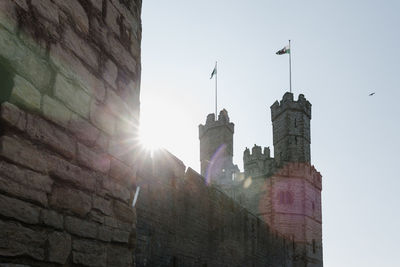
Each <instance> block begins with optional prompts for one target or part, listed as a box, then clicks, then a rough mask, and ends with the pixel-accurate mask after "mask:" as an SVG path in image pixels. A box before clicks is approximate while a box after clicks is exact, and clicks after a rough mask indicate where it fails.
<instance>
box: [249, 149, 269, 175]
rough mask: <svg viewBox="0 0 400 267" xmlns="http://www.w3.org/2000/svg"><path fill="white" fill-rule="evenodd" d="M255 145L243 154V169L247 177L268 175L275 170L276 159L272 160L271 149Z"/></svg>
mask: <svg viewBox="0 0 400 267" xmlns="http://www.w3.org/2000/svg"><path fill="white" fill-rule="evenodd" d="M261 150H262V148H261V146H257V145H254V146H253V148H252V149H251V153H250V150H249V149H248V148H247V147H246V149H245V151H244V153H243V167H244V174H245V177H248V176H253V177H255V176H261V175H268V174H270V173H271V171H272V170H273V168H274V159H273V158H271V155H270V154H271V152H270V149H269V147H264V149H263V152H261Z"/></svg>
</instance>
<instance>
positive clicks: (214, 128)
mask: <svg viewBox="0 0 400 267" xmlns="http://www.w3.org/2000/svg"><path fill="white" fill-rule="evenodd" d="M234 128H235V125H234V124H233V123H232V122H230V120H229V116H228V112H227V111H226V110H225V109H223V110H221V112H220V113H219V116H218V120H215V114H208V116H207V120H206V123H205V125H199V139H200V163H201V174H202V175H203V176H204V177H206V178H207V180H208V181H210V182H214V183H217V184H220V185H227V184H230V183H232V175H233V173H234V172H237V171H238V168H237V166H236V165H234V164H233V133H234Z"/></svg>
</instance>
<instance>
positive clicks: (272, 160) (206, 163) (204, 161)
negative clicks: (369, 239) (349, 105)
mask: <svg viewBox="0 0 400 267" xmlns="http://www.w3.org/2000/svg"><path fill="white" fill-rule="evenodd" d="M271 119H272V127H273V144H274V157H271V152H270V148H269V147H265V148H264V149H262V148H261V147H260V146H257V145H254V147H253V148H252V149H251V152H250V150H249V149H248V148H246V149H245V151H244V153H243V166H244V172H239V170H238V167H237V165H234V164H233V162H232V159H233V134H234V124H233V123H232V122H230V119H229V117H228V113H227V111H226V110H222V111H221V112H220V114H219V116H218V119H217V120H216V119H215V116H214V114H209V115H208V116H207V120H206V123H205V125H200V126H199V139H200V162H201V174H202V175H203V176H204V177H206V179H207V181H209V182H210V183H211V184H214V185H216V186H217V187H219V188H221V190H223V191H224V192H225V193H226V194H227V195H229V196H230V197H231V198H232V199H234V200H235V201H237V202H238V203H240V204H241V205H243V206H244V207H245V208H246V209H248V210H249V211H250V212H252V213H253V214H255V215H256V216H258V217H259V218H261V219H262V220H263V221H264V222H266V223H267V224H268V225H269V226H270V227H271V228H273V229H275V230H277V231H278V232H279V233H281V234H283V235H284V236H286V237H287V238H290V239H291V240H292V241H293V242H294V243H295V244H296V246H298V248H297V249H296V251H295V256H294V257H303V259H304V260H305V261H306V262H308V263H311V264H312V265H310V266H322V216H321V190H322V183H321V174H320V173H319V172H318V171H316V169H315V168H314V166H312V165H310V162H311V156H310V144H311V134H310V120H311V104H310V102H309V101H307V99H306V98H305V97H304V95H302V94H300V95H299V97H298V100H294V99H293V94H292V93H289V92H287V93H285V94H284V96H283V98H282V100H281V101H280V102H278V101H276V102H275V103H274V104H273V105H272V106H271ZM296 254H297V255H296Z"/></svg>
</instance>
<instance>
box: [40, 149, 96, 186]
mask: <svg viewBox="0 0 400 267" xmlns="http://www.w3.org/2000/svg"><path fill="white" fill-rule="evenodd" d="M48 159H49V163H48V164H49V165H48V169H49V174H50V176H52V177H54V178H55V179H59V180H61V181H64V182H66V183H68V184H72V185H74V186H76V187H78V188H83V189H85V190H86V191H90V192H93V191H94V190H95V186H96V175H95V174H93V173H91V172H90V171H87V170H84V169H82V168H80V167H78V166H76V165H74V164H72V163H70V162H68V161H66V160H64V159H62V158H59V157H56V156H48Z"/></svg>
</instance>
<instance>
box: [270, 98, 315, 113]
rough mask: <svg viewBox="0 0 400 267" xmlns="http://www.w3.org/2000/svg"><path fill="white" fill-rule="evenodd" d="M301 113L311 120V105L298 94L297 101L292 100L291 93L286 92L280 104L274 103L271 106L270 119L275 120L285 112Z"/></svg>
mask: <svg viewBox="0 0 400 267" xmlns="http://www.w3.org/2000/svg"><path fill="white" fill-rule="evenodd" d="M288 109H291V110H298V111H303V112H304V113H305V114H306V115H307V116H308V118H309V119H311V103H310V102H309V101H308V100H307V99H306V98H305V97H304V95H303V94H300V95H299V97H298V99H297V101H295V100H294V99H293V93H289V92H286V93H285V94H284V95H283V98H282V100H281V101H280V102H278V101H275V103H274V104H273V105H272V106H271V118H272V120H275V119H276V118H277V117H278V116H279V115H281V114H282V112H284V111H285V110H288Z"/></svg>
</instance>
